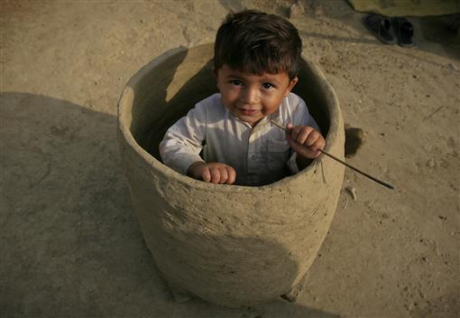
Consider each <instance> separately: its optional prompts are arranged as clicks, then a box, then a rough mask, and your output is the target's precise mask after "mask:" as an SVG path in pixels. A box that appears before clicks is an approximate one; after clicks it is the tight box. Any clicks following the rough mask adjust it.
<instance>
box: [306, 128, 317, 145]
mask: <svg viewBox="0 0 460 318" xmlns="http://www.w3.org/2000/svg"><path fill="white" fill-rule="evenodd" d="M318 139H319V134H318V133H317V132H316V131H314V130H313V131H311V132H310V134H309V135H308V137H307V139H306V140H305V144H306V145H307V146H308V147H312V146H314V145H315V143H316V141H317V140H318Z"/></svg>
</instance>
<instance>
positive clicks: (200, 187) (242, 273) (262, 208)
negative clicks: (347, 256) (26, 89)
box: [118, 45, 344, 307]
mask: <svg viewBox="0 0 460 318" xmlns="http://www.w3.org/2000/svg"><path fill="white" fill-rule="evenodd" d="M212 55H213V50H212V45H202V46H197V47H193V48H190V49H187V48H178V49H174V50H171V51H168V52H166V53H164V54H163V55H161V56H159V57H158V58H156V59H154V60H153V61H152V62H151V63H149V64H148V65H146V66H145V67H144V68H142V69H141V70H140V71H138V72H137V73H136V74H135V75H134V76H133V77H132V78H131V80H130V81H129V82H128V84H127V85H126V88H125V89H124V91H123V94H122V96H121V99H120V102H119V114H118V118H119V131H118V132H119V144H120V150H121V155H122V159H123V165H124V169H125V171H126V175H127V178H128V182H129V189H130V193H131V198H132V202H133V205H134V208H135V211H136V214H137V217H138V219H139V222H140V225H141V228H142V232H143V234H144V238H145V241H146V242H147V245H148V247H149V249H150V251H151V252H152V254H153V258H154V260H155V264H156V266H157V267H158V269H159V271H160V272H161V273H162V274H163V275H164V277H165V278H166V279H167V281H168V282H169V283H170V284H172V285H174V286H176V287H178V288H181V289H183V290H186V291H188V292H190V293H193V294H194V295H196V296H198V297H200V298H202V299H205V300H207V301H209V302H212V303H215V304H220V305H224V306H229V307H236V306H242V305H250V304H254V303H258V302H261V301H266V300H270V299H273V298H276V297H279V296H280V295H282V294H284V293H286V292H288V291H289V290H290V289H291V288H292V287H293V286H294V285H296V284H297V283H298V282H299V281H300V280H301V279H302V277H303V276H304V275H305V274H306V273H307V271H308V269H309V267H310V266H311V264H312V263H313V261H314V260H315V257H316V255H317V253H318V250H319V249H320V247H321V244H322V242H323V240H324V238H325V236H326V234H327V232H328V229H329V227H330V223H331V220H332V218H333V215H334V212H335V209H336V205H337V201H338V197H339V193H340V189H341V185H342V181H343V175H344V167H343V166H342V165H341V164H339V163H337V162H335V161H333V160H332V159H330V158H328V157H325V156H320V157H319V158H318V159H316V160H315V161H314V162H313V163H312V164H311V165H310V166H308V167H307V168H305V169H304V170H302V171H301V172H299V173H298V174H296V175H294V176H291V177H287V178H284V179H282V180H280V181H278V182H275V183H273V184H269V185H266V186H262V187H244V186H228V185H214V184H209V183H205V182H202V181H198V180H194V179H191V178H189V177H187V176H183V175H181V174H179V173H177V172H175V171H173V170H172V169H170V168H169V167H167V166H165V165H164V164H162V163H161V161H160V157H159V155H158V144H159V142H160V141H161V139H162V138H163V135H164V133H165V131H166V129H167V128H168V127H169V126H170V125H172V124H173V123H174V122H175V121H176V120H177V119H179V118H180V117H182V116H184V115H185V114H186V113H187V111H188V110H189V109H190V108H192V107H193V106H194V105H195V103H197V102H198V101H200V100H202V99H204V98H205V97H207V96H209V95H211V94H213V93H215V92H216V91H217V88H216V84H215V80H214V77H213V74H212V62H211V58H212ZM299 79H300V81H299V83H298V84H297V86H296V88H295V92H296V93H297V94H298V95H300V96H301V97H303V98H304V99H305V101H306V102H307V105H309V107H310V112H311V113H312V114H313V116H314V117H315V118H316V119H317V121H318V123H319V125H320V126H321V129H322V131H323V133H324V134H325V135H327V137H326V148H325V150H326V151H328V152H330V153H332V154H333V155H335V156H337V157H339V158H343V153H344V128H343V121H342V116H341V113H340V109H339V104H338V101H337V98H336V96H335V94H334V92H333V90H332V88H331V87H330V85H329V84H328V83H327V82H326V80H325V78H324V76H323V75H322V73H321V72H320V71H319V70H318V68H317V67H316V66H314V65H313V64H312V63H311V62H309V61H308V60H305V63H304V64H303V65H302V70H301V73H300V76H299Z"/></svg>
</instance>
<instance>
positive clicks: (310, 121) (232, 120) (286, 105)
mask: <svg viewBox="0 0 460 318" xmlns="http://www.w3.org/2000/svg"><path fill="white" fill-rule="evenodd" d="M270 119H272V120H274V121H276V122H278V123H279V124H281V125H283V126H286V125H287V124H288V123H289V122H291V123H293V124H294V126H297V125H306V126H312V127H314V128H315V129H318V130H319V128H318V124H317V123H316V121H315V120H314V118H313V117H311V116H310V114H309V112H308V108H307V106H306V105H305V102H304V101H303V100H302V99H301V98H300V97H299V96H297V95H295V94H293V93H290V94H289V96H288V97H286V98H284V99H283V101H282V103H281V105H280V107H279V108H278V110H277V111H276V112H274V113H273V114H271V115H269V116H268V117H265V118H263V119H262V120H261V121H259V122H258V123H257V125H256V126H254V127H252V126H251V125H250V124H248V123H246V122H244V121H242V120H240V119H239V118H238V117H236V116H235V115H233V114H232V113H230V112H229V111H228V110H227V108H226V107H225V106H224V105H223V103H222V100H221V95H220V94H214V95H212V96H210V97H208V98H206V99H204V100H202V101H201V102H199V103H198V104H196V106H195V107H194V108H193V109H191V110H190V111H189V112H188V114H187V116H185V117H182V118H181V119H180V120H178V121H177V122H176V123H175V124H174V125H173V126H171V127H170V128H169V129H168V131H167V132H166V134H165V136H164V138H163V141H162V142H161V143H160V155H161V158H162V160H163V163H164V164H166V165H167V166H169V167H171V168H173V169H174V170H176V171H177V172H179V173H182V174H184V175H185V174H187V170H188V168H189V167H190V165H191V164H192V163H194V162H196V161H201V162H220V163H225V164H227V165H229V166H231V167H233V168H234V169H235V171H236V182H235V184H238V185H249V186H259V185H265V184H269V183H273V182H275V181H278V180H280V179H282V178H283V177H285V176H287V175H289V174H293V173H296V172H298V167H297V164H296V161H295V158H296V154H295V152H293V151H292V149H291V148H290V146H289V144H288V142H287V141H286V137H285V132H284V131H283V130H281V129H280V128H279V127H276V126H275V125H273V124H271V123H270ZM202 150H203V158H204V160H203V158H202V157H200V152H201V151H202Z"/></svg>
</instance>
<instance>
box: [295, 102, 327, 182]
mask: <svg viewBox="0 0 460 318" xmlns="http://www.w3.org/2000/svg"><path fill="white" fill-rule="evenodd" d="M297 98H298V104H297V105H296V106H297V107H296V108H295V111H294V112H293V116H292V117H293V118H292V119H293V125H294V126H299V125H302V126H311V127H313V128H315V129H316V130H318V131H319V132H321V130H320V128H319V126H318V123H317V122H316V120H315V119H314V118H313V116H311V115H310V112H309V111H308V107H307V105H306V104H305V102H304V100H303V99H302V98H300V97H297ZM296 159H297V153H296V152H295V151H292V155H291V157H290V158H289V160H288V162H287V166H288V168H289V170H290V171H291V173H292V174H296V173H297V172H299V167H298V166H297V161H296Z"/></svg>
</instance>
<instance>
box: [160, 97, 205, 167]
mask: <svg viewBox="0 0 460 318" xmlns="http://www.w3.org/2000/svg"><path fill="white" fill-rule="evenodd" d="M206 115H207V112H206V107H205V105H204V103H198V104H197V105H196V106H195V108H193V109H191V110H190V111H189V112H188V114H187V115H186V116H185V117H182V118H181V119H179V120H178V121H177V122H176V123H175V124H174V125H173V126H171V127H170V128H169V129H168V131H167V132H166V134H165V136H164V138H163V140H162V141H161V143H160V156H161V159H162V160H163V163H164V164H165V165H167V166H169V167H171V168H172V169H174V170H175V171H177V172H179V173H181V174H183V175H186V174H187V170H188V168H189V167H190V165H191V164H192V163H194V162H197V161H201V162H204V160H203V159H202V158H201V157H200V155H199V154H200V152H201V150H202V148H203V145H202V143H203V140H204V139H205V134H206Z"/></svg>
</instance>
